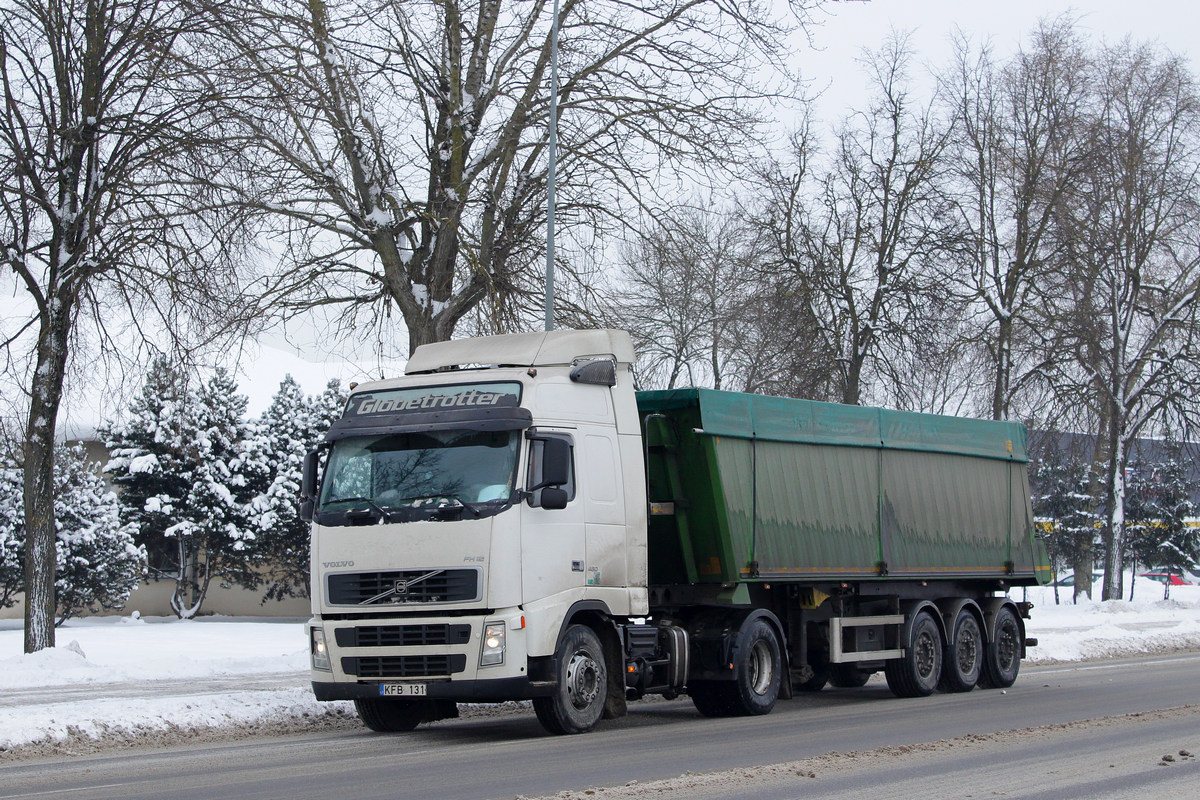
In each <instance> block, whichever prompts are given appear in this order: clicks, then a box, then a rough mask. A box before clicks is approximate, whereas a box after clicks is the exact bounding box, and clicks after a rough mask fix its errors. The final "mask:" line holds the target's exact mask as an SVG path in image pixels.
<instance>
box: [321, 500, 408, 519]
mask: <svg viewBox="0 0 1200 800" xmlns="http://www.w3.org/2000/svg"><path fill="white" fill-rule="evenodd" d="M331 503H366V504H367V506H368V507H369V509H370V510H371V511H374V512H375V513H376V514H378V515H379V519H380V520H381V521H382V522H388V521H389V520H390V519H391V516H392V515H391V514H390V513H389V512H388V511H387V509H385V508H384V507H383V506H381V505H379V504H378V503H376V502H375V501H374V500H372V499H371V498H369V497H339V498H337V499H336V500H327V501H325V504H326V505H329V504H331ZM366 510H367V509H365V508H347V509H346V510H345V511H344V512H343V513H344V514H345V515H346V516H347V517H349V516H350V515H351V514H355V513H362V512H363V511H366Z"/></svg>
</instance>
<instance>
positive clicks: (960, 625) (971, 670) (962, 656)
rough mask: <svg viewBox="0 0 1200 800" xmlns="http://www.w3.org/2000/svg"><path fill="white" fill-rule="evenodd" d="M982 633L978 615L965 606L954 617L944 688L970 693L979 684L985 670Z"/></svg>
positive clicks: (948, 690)
mask: <svg viewBox="0 0 1200 800" xmlns="http://www.w3.org/2000/svg"><path fill="white" fill-rule="evenodd" d="M983 650H984V648H983V632H982V631H980V629H979V622H978V620H976V619H975V615H974V614H972V613H971V612H970V611H969V610H968V609H966V608H963V609H961V610H960V611H959V612H958V616H957V617H955V619H954V627H953V629H952V631H951V633H950V641H949V642H948V643H947V646H946V658H945V661H944V662H943V666H942V683H941V689H942V690H943V691H946V692H969V691H971V690H972V689H974V688H975V684H977V683H979V675H980V673H981V672H982V671H983Z"/></svg>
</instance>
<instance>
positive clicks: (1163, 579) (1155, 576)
mask: <svg viewBox="0 0 1200 800" xmlns="http://www.w3.org/2000/svg"><path fill="white" fill-rule="evenodd" d="M1138 577H1139V578H1149V579H1150V580H1152V581H1158V582H1159V583H1166V584H1169V585H1171V586H1191V585H1192V582H1191V581H1189V580H1188V579H1187V578H1185V577H1183V576H1182V575H1178V574H1176V573H1174V572H1141V573H1138Z"/></svg>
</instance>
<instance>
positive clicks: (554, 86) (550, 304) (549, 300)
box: [546, 0, 558, 331]
mask: <svg viewBox="0 0 1200 800" xmlns="http://www.w3.org/2000/svg"><path fill="white" fill-rule="evenodd" d="M549 137H550V170H549V172H548V174H547V176H546V330H548V331H552V330H554V171H555V167H556V166H557V163H556V162H557V158H558V0H554V18H553V19H552V20H551V27H550V130H549Z"/></svg>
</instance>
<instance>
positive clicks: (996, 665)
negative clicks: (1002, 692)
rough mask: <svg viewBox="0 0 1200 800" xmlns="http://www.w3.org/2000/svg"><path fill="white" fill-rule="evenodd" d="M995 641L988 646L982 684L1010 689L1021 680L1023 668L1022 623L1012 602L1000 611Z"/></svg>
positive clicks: (994, 636) (985, 686)
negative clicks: (1018, 677) (1019, 675)
mask: <svg viewBox="0 0 1200 800" xmlns="http://www.w3.org/2000/svg"><path fill="white" fill-rule="evenodd" d="M992 631H993V632H992V641H990V642H988V645H987V648H986V649H985V650H984V658H983V675H982V676H981V678H980V681H979V685H980V686H982V687H984V688H985V689H1007V688H1008V687H1009V686H1012V685H1013V684H1014V683H1016V681H1017V673H1018V672H1020V670H1021V623H1019V622H1018V621H1017V615H1016V614H1015V613H1014V612H1013V610H1012V607H1011V606H1003V607H1002V608H1001V609H1000V610H999V611H997V612H996V623H995V625H994V627H993V628H992Z"/></svg>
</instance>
